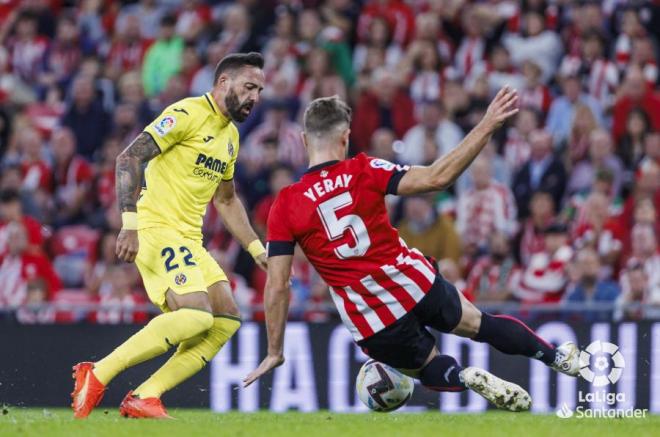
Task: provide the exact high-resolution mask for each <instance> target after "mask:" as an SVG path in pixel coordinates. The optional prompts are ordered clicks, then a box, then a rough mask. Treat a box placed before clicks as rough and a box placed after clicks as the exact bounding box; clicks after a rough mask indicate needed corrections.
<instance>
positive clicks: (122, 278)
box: [93, 263, 147, 324]
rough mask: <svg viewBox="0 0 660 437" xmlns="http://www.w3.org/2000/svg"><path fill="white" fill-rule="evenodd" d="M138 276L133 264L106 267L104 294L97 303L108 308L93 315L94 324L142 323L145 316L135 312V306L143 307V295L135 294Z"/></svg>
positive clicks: (140, 312)
mask: <svg viewBox="0 0 660 437" xmlns="http://www.w3.org/2000/svg"><path fill="white" fill-rule="evenodd" d="M138 283H139V275H138V272H137V269H136V268H135V265H134V264H125V263H124V264H117V265H112V266H109V267H108V272H107V282H105V283H104V285H105V286H106V290H105V291H106V292H105V293H101V294H99V296H98V303H100V304H101V305H106V306H108V308H105V309H100V310H98V311H96V313H95V314H94V315H93V317H94V320H95V321H96V323H99V324H118V323H144V322H145V321H146V320H147V315H146V313H144V312H143V311H136V309H135V307H136V306H137V305H140V304H142V305H144V304H145V303H146V299H145V296H144V293H139V292H136V284H138Z"/></svg>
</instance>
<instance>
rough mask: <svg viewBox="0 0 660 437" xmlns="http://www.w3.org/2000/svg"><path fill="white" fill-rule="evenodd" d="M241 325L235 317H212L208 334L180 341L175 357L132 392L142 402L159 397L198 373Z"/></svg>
mask: <svg viewBox="0 0 660 437" xmlns="http://www.w3.org/2000/svg"><path fill="white" fill-rule="evenodd" d="M240 326H241V321H240V319H238V318H233V317H229V316H217V317H215V318H214V320H213V327H211V329H209V330H208V332H206V333H205V334H201V335H198V336H196V337H194V338H191V339H188V340H186V341H183V342H181V344H180V345H179V347H178V348H177V350H176V352H175V353H174V355H172V357H171V358H170V359H169V360H168V361H167V362H166V363H165V364H163V366H162V367H161V368H160V369H158V370H157V371H156V373H154V374H153V375H151V377H149V379H147V380H146V381H145V382H144V383H142V385H141V386H139V387H138V388H137V389H135V391H134V392H133V393H134V394H135V395H137V396H140V397H141V398H142V399H146V398H159V397H160V396H161V395H162V394H163V393H165V392H166V391H168V390H171V389H172V388H174V387H176V386H177V385H179V384H180V383H182V382H183V381H185V380H186V379H188V378H190V377H191V376H193V375H194V374H195V373H197V372H199V371H200V370H201V369H202V367H204V366H205V365H206V364H207V363H208V362H210V361H211V360H212V359H213V357H214V356H215V354H217V353H218V351H219V350H220V349H221V348H222V346H224V345H225V343H227V340H229V339H230V338H231V337H232V336H233V335H234V333H235V332H236V331H237V330H238V328H239V327H240Z"/></svg>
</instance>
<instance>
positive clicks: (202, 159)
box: [195, 153, 227, 173]
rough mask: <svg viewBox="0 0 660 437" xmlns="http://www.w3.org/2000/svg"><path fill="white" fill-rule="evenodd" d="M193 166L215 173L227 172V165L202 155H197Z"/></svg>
mask: <svg viewBox="0 0 660 437" xmlns="http://www.w3.org/2000/svg"><path fill="white" fill-rule="evenodd" d="M195 165H203V166H204V168H207V169H209V170H213V171H215V172H217V173H224V172H225V171H226V170H227V163H226V162H224V161H221V160H219V159H217V158H214V157H212V156H206V155H204V154H203V153H200V154H199V155H197V161H195Z"/></svg>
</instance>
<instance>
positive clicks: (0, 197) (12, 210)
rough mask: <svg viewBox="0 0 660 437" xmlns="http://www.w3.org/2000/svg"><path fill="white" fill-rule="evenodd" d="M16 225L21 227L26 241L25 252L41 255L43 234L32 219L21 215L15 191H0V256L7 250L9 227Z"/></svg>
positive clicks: (19, 201)
mask: <svg viewBox="0 0 660 437" xmlns="http://www.w3.org/2000/svg"><path fill="white" fill-rule="evenodd" d="M12 223H18V224H20V225H21V226H23V230H24V231H25V233H26V235H27V238H28V241H27V247H26V251H27V252H29V253H35V254H37V253H42V252H43V244H44V232H43V231H42V228H41V223H39V222H38V221H37V220H35V219H34V218H32V217H30V216H29V215H26V214H24V213H23V206H22V205H21V198H20V195H19V194H18V192H17V191H14V190H4V191H0V255H1V254H4V253H6V252H7V250H8V240H9V231H10V227H9V225H10V224H12Z"/></svg>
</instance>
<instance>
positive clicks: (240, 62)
mask: <svg viewBox="0 0 660 437" xmlns="http://www.w3.org/2000/svg"><path fill="white" fill-rule="evenodd" d="M245 66H250V67H257V68H264V57H263V56H261V53H258V52H250V53H232V54H231V55H227V56H225V57H224V58H222V59H221V60H220V62H218V65H216V67H215V73H213V84H214V85H215V84H216V83H217V82H218V78H219V77H220V75H221V74H222V73H224V72H225V71H231V70H238V69H239V68H243V67H245Z"/></svg>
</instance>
